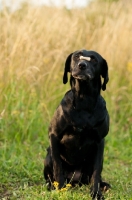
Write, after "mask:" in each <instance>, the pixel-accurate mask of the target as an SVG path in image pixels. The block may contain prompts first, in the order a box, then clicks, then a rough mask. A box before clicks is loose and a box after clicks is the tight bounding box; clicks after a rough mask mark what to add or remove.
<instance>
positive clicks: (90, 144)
mask: <svg viewBox="0 0 132 200" xmlns="http://www.w3.org/2000/svg"><path fill="white" fill-rule="evenodd" d="M68 72H69V73H70V74H71V75H70V85H71V90H69V91H68V92H67V93H66V94H65V96H64V98H63V99H62V101H61V103H60V105H59V106H58V108H57V110H56V112H55V114H54V117H53V119H52V121H51V124H50V127H49V139H50V147H49V148H48V154H47V157H46V159H45V162H44V165H45V167H44V177H45V179H46V182H47V184H48V185H49V186H48V187H49V189H52V188H53V185H52V183H53V182H54V181H57V182H58V183H59V188H62V187H64V185H65V184H66V181H67V182H69V181H70V183H72V185H75V184H76V183H77V184H79V185H81V184H89V183H90V185H91V196H92V199H95V198H96V199H98V200H99V199H103V196H102V193H101V189H104V188H105V189H108V188H109V187H110V185H109V184H108V183H105V182H102V179H101V171H102V168H103V152H104V137H105V136H106V135H107V134H108V131H109V115H108V112H107V109H106V103H105V100H104V99H103V97H102V96H101V95H100V90H101V88H102V90H105V89H106V84H107V82H108V80H109V78H108V66H107V63H106V61H105V60H104V59H103V58H102V57H101V55H99V54H98V53H97V52H95V51H87V50H79V51H76V52H74V53H71V54H70V55H69V56H68V58H67V59H66V63H65V70H64V76H63V83H64V84H66V83H67V81H68V77H67V73H68ZM101 76H102V78H103V79H104V80H103V83H102V82H101Z"/></svg>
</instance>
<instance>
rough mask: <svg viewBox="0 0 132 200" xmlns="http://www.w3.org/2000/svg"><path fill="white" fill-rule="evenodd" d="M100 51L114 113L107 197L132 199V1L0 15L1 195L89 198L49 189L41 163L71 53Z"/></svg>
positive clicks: (101, 1) (106, 171) (24, 6)
mask: <svg viewBox="0 0 132 200" xmlns="http://www.w3.org/2000/svg"><path fill="white" fill-rule="evenodd" d="M83 48H85V49H87V50H95V51H97V52H98V53H100V54H101V55H102V56H103V57H104V58H105V59H106V60H107V63H108V66H109V77H110V81H109V82H108V84H107V89H106V91H105V92H103V91H102V95H103V96H104V97H105V99H106V102H107V108H108V111H109V114H110V131H109V134H108V136H107V137H106V146H105V153H104V169H103V177H105V180H107V181H108V182H109V183H110V184H111V185H112V189H111V190H110V191H109V192H108V193H106V194H105V196H106V199H107V200H109V199H122V200H124V199H127V200H130V199H132V198H131V197H132V189H131V188H132V181H131V174H132V145H131V144H132V1H131V0H118V1H113V0H110V1H109V0H106V1H104V0H96V1H93V2H91V3H90V4H89V5H88V6H87V7H86V8H83V9H72V10H68V9H66V8H55V7H46V6H45V7H33V6H31V5H28V4H22V6H21V8H20V9H19V10H16V11H14V12H10V11H9V9H8V8H5V9H3V10H1V11H0V94H1V95H0V163H1V164H0V172H1V173H0V180H1V181H0V198H3V199H35V200H36V199H39V200H40V199H45V200H49V199H56V200H57V199H59V200H60V199H65V200H67V199H71V200H73V199H74V200H75V199H76V200H80V199H81V198H83V199H88V197H89V195H88V194H89V190H88V188H87V187H83V189H82V188H80V189H79V188H77V189H75V190H74V189H73V190H71V191H69V192H67V193H61V194H60V193H55V192H51V193H49V192H47V191H46V185H45V182H44V180H43V172H42V171H43V159H44V158H45V155H46V148H47V147H48V144H49V141H48V125H49V123H50V119H51V117H52V115H53V112H54V110H55V108H56V107H57V105H58V104H59V102H60V101H61V99H62V97H63V95H64V94H65V92H66V91H67V90H68V89H69V88H70V86H69V84H68V83H67V84H66V85H63V83H62V76H63V70H64V64H65V60H66V58H67V56H68V55H69V54H70V53H71V52H73V51H75V50H77V49H83Z"/></svg>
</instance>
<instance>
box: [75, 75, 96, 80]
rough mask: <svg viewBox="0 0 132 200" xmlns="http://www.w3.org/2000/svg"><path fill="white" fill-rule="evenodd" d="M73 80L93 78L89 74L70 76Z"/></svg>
mask: <svg viewBox="0 0 132 200" xmlns="http://www.w3.org/2000/svg"><path fill="white" fill-rule="evenodd" d="M72 76H73V77H74V78H75V79H79V80H92V79H93V77H92V76H91V75H90V74H87V75H72Z"/></svg>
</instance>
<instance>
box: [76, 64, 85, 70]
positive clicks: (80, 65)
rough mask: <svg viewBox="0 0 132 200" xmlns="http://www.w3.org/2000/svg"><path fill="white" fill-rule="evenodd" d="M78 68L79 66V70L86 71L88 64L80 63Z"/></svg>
mask: <svg viewBox="0 0 132 200" xmlns="http://www.w3.org/2000/svg"><path fill="white" fill-rule="evenodd" d="M78 66H79V69H82V70H84V69H86V66H87V65H86V63H85V62H80V63H78Z"/></svg>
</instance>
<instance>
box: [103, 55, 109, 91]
mask: <svg viewBox="0 0 132 200" xmlns="http://www.w3.org/2000/svg"><path fill="white" fill-rule="evenodd" d="M101 67H102V69H101V75H102V77H103V78H104V81H103V84H102V90H106V84H107V83H108V81H109V75H108V65H107V62H106V60H105V59H103V63H102V66H101Z"/></svg>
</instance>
